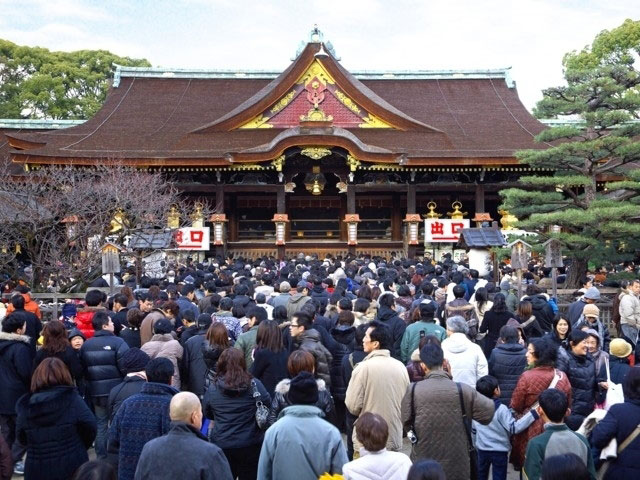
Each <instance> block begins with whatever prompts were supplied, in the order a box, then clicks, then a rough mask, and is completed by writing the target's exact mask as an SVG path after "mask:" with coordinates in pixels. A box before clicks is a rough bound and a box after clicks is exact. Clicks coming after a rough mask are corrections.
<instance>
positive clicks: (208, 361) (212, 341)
mask: <svg viewBox="0 0 640 480" xmlns="http://www.w3.org/2000/svg"><path fill="white" fill-rule="evenodd" d="M230 346H231V344H230V343H229V332H228V330H227V327H225V325H224V323H221V322H213V323H212V324H211V326H210V327H209V330H207V334H206V335H205V341H204V342H203V343H202V358H203V360H204V363H205V365H206V366H207V372H206V374H205V378H204V388H205V391H206V389H208V388H209V387H210V386H211V384H212V383H213V382H214V380H215V378H216V374H217V373H216V372H217V369H218V359H220V355H221V354H222V352H224V351H225V350H226V349H227V348H229V347H230Z"/></svg>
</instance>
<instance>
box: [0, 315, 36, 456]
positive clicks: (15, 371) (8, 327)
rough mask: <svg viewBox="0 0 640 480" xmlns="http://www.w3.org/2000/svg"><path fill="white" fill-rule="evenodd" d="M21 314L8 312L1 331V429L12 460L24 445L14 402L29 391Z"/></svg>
mask: <svg viewBox="0 0 640 480" xmlns="http://www.w3.org/2000/svg"><path fill="white" fill-rule="evenodd" d="M26 328H27V327H26V323H25V321H24V317H23V316H22V315H20V314H19V313H18V314H13V313H12V314H10V315H7V316H6V317H5V318H4V320H3V321H2V332H1V333H0V429H1V430H2V436H3V437H4V439H5V441H6V442H7V445H8V446H9V448H10V449H11V454H12V456H13V461H14V462H17V461H19V460H20V459H21V458H22V456H23V455H24V452H25V447H24V445H23V444H21V443H20V442H19V441H16V435H15V433H16V402H17V401H18V399H19V398H20V397H22V396H23V395H24V394H26V393H28V392H29V385H30V381H31V371H32V370H31V369H32V366H33V355H32V350H31V346H30V344H29V337H28V336H26V335H25V334H24V332H25V330H26Z"/></svg>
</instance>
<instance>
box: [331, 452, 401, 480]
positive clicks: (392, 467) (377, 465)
mask: <svg viewBox="0 0 640 480" xmlns="http://www.w3.org/2000/svg"><path fill="white" fill-rule="evenodd" d="M411 465H412V463H411V460H410V459H409V457H407V456H406V455H405V454H404V453H400V452H389V451H387V449H386V448H383V449H382V450H379V451H377V452H369V451H367V450H365V449H364V448H361V449H360V458H358V459H357V460H354V461H352V462H349V463H347V464H345V465H344V466H343V467H342V473H343V475H344V478H345V480H406V478H407V475H408V473H409V469H411Z"/></svg>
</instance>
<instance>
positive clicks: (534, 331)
mask: <svg viewBox="0 0 640 480" xmlns="http://www.w3.org/2000/svg"><path fill="white" fill-rule="evenodd" d="M513 318H515V319H516V320H518V323H520V328H522V330H523V332H524V336H525V337H526V338H539V337H542V336H543V335H544V330H542V327H541V326H540V324H539V323H538V319H537V318H536V317H535V315H534V314H533V304H532V303H531V302H530V301H529V300H522V301H521V302H520V304H518V310H517V311H516V315H515V317H513Z"/></svg>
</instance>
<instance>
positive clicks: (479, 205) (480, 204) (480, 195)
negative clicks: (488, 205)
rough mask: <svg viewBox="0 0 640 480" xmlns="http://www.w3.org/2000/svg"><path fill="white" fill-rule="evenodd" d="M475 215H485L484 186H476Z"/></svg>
mask: <svg viewBox="0 0 640 480" xmlns="http://www.w3.org/2000/svg"><path fill="white" fill-rule="evenodd" d="M476 213H485V206H484V185H483V184H480V183H478V184H476Z"/></svg>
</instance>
